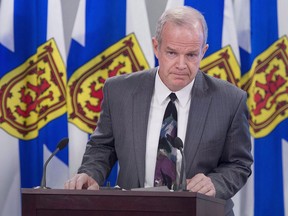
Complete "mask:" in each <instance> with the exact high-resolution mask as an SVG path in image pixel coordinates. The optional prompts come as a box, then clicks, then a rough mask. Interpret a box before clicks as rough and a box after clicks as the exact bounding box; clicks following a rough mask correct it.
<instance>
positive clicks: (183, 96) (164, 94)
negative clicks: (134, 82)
mask: <svg viewBox="0 0 288 216" xmlns="http://www.w3.org/2000/svg"><path fill="white" fill-rule="evenodd" d="M158 71H159V67H158V70H157V74H156V78H155V90H154V91H155V96H156V99H157V101H158V103H159V104H163V103H165V101H166V100H168V99H167V98H168V96H169V94H170V93H171V91H170V90H169V89H168V88H167V86H166V85H165V84H164V83H163V82H162V80H161V79H160V76H159V74H158ZM194 81H195V78H194V79H193V80H192V82H190V83H189V84H188V85H187V86H185V87H184V88H182V89H181V90H179V91H177V92H175V94H176V96H177V99H178V101H179V105H180V106H182V107H184V106H186V105H187V103H188V102H189V100H190V99H191V90H192V87H193V85H194Z"/></svg>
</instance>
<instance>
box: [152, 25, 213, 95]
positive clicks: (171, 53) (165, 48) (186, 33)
mask: <svg viewBox="0 0 288 216" xmlns="http://www.w3.org/2000/svg"><path fill="white" fill-rule="evenodd" d="M161 36H162V42H161V45H159V44H158V42H157V40H156V39H155V38H153V48H154V52H155V55H156V57H157V58H158V61H159V76H160V78H161V80H162V82H163V83H164V84H165V85H166V86H167V87H168V88H169V89H170V90H171V91H179V90H180V89H182V88H184V87H185V86H186V85H188V84H189V83H190V82H191V81H192V80H193V79H194V78H195V76H196V74H197V71H198V69H199V65H200V61H201V59H202V58H203V56H204V54H205V52H206V50H207V49H208V45H207V44H206V45H205V46H203V41H204V36H203V31H202V27H201V25H200V23H197V24H195V25H194V27H192V28H191V27H190V28H187V26H178V25H176V24H173V23H171V22H167V23H166V24H165V25H164V28H163V30H162V35H161Z"/></svg>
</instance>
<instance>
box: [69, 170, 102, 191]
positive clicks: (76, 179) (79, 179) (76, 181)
mask: <svg viewBox="0 0 288 216" xmlns="http://www.w3.org/2000/svg"><path fill="white" fill-rule="evenodd" d="M64 188H65V189H70V190H73V189H77V190H81V189H87V190H99V184H98V183H97V182H96V181H95V180H94V179H93V178H92V177H90V176H88V175H87V174H86V173H80V174H76V175H75V176H73V177H72V178H71V179H69V180H68V181H66V182H65V184H64Z"/></svg>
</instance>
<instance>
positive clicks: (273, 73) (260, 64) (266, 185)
mask: <svg viewBox="0 0 288 216" xmlns="http://www.w3.org/2000/svg"><path fill="white" fill-rule="evenodd" d="M238 4H240V3H238ZM287 4H288V2H287V0H278V1H274V2H271V1H267V0H265V1H259V0H255V1H251V3H250V14H249V16H248V18H249V19H250V20H249V21H245V22H247V23H250V26H249V27H250V28H247V27H246V28H241V29H242V31H239V35H240V34H243V33H245V34H244V35H245V37H246V38H247V40H246V43H244V42H241V43H240V53H241V69H242V74H243V78H242V80H241V83H242V88H243V89H244V90H246V91H247V92H248V95H249V98H248V107H249V109H250V126H251V127H250V131H251V134H252V136H253V137H254V215H255V216H258V215H261V216H262V215H263V216H265V215H280V216H281V215H285V212H286V215H287V212H288V205H287V197H285V194H286V196H287V172H288V170H287V159H286V158H287V140H288V131H287V127H288V120H287V117H288V110H287V109H288V106H287V101H288V90H287V89H288V82H287V81H288V74H287V56H288V52H287V51H288V50H287V48H286V47H287V33H288V32H287V24H286V22H285V20H287V18H288V17H287V13H286V12H285V11H284V8H285V6H286V7H287ZM259 5H261V10H259ZM264 14H265V15H264ZM263 15H264V16H263ZM243 17H246V16H243V15H242V16H241V20H242V22H243ZM242 27H243V26H242ZM244 29H246V32H245V31H243V30H244ZM239 38H241V37H239ZM285 192H286V193H285Z"/></svg>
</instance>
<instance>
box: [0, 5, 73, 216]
mask: <svg viewBox="0 0 288 216" xmlns="http://www.w3.org/2000/svg"><path fill="white" fill-rule="evenodd" d="M65 61H66V54H65V46H64V34H63V23H62V10H61V4H60V2H59V1H57V0H43V1H40V2H39V1H37V0H30V1H21V0H2V1H1V5H0V88H1V93H0V98H1V108H0V127H1V149H2V150H1V156H2V154H3V157H1V158H0V160H1V163H0V164H1V173H2V178H1V186H0V187H1V188H0V189H1V200H0V201H1V203H0V215H20V214H21V208H20V206H21V204H20V187H22V188H31V187H35V186H38V185H40V182H41V177H42V171H43V168H42V167H43V164H44V161H45V160H46V159H47V158H48V157H49V156H50V154H51V152H52V151H54V150H55V149H56V145H57V143H58V142H59V141H60V140H61V139H62V138H63V137H67V136H68V129H67V117H66V110H67V108H66V83H67V78H66V77H67V75H66V68H65ZM51 169H52V170H53V172H50V171H52V170H51ZM49 170H50V171H49ZM57 173H61V175H57ZM50 174H51V176H50ZM67 178H68V149H63V150H62V151H61V152H59V153H58V154H57V155H56V157H55V158H54V159H52V160H51V164H49V167H48V168H47V186H50V187H52V188H63V182H64V180H65V179H67ZM7 198H8V199H7Z"/></svg>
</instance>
